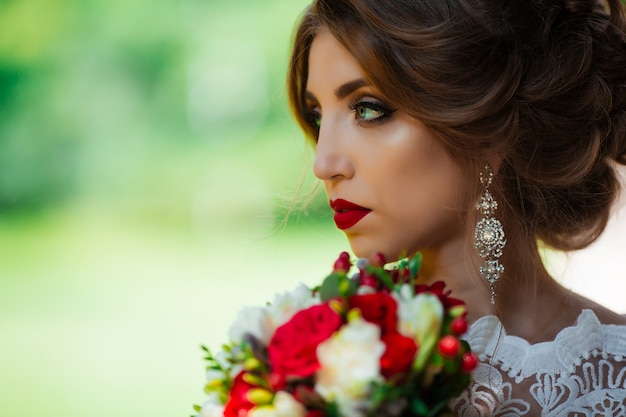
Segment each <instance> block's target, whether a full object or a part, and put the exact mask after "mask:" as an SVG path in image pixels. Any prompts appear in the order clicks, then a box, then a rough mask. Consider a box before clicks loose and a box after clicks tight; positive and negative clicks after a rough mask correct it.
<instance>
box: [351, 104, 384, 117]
mask: <svg viewBox="0 0 626 417" xmlns="http://www.w3.org/2000/svg"><path fill="white" fill-rule="evenodd" d="M356 115H357V118H358V119H361V120H375V119H378V118H379V117H382V116H384V115H385V113H384V112H383V111H381V110H379V109H376V108H373V107H372V106H368V105H360V106H358V107H357V108H356Z"/></svg>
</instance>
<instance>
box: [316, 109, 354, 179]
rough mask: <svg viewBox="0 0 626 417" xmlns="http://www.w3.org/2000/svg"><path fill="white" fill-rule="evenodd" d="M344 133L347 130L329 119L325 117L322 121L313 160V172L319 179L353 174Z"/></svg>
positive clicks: (338, 177)
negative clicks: (343, 130) (343, 129)
mask: <svg viewBox="0 0 626 417" xmlns="http://www.w3.org/2000/svg"><path fill="white" fill-rule="evenodd" d="M346 134H347V132H342V131H341V129H340V126H338V125H336V124H334V123H333V122H332V121H331V120H328V119H325V120H324V121H323V122H322V124H321V126H320V130H319V134H318V137H317V145H316V147H315V159H314V160H313V173H314V174H315V176H316V177H317V178H319V179H320V180H323V181H328V180H339V179H342V178H346V179H347V178H352V176H353V175H354V164H353V163H352V160H351V158H350V147H349V146H348V145H349V143H348V142H349V140H347V137H346Z"/></svg>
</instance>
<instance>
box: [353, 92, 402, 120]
mask: <svg viewBox="0 0 626 417" xmlns="http://www.w3.org/2000/svg"><path fill="white" fill-rule="evenodd" d="M350 109H351V110H352V111H354V117H355V119H356V121H357V123H362V124H375V123H381V122H383V121H385V119H387V118H388V117H390V116H391V115H392V114H393V112H394V111H395V109H392V108H389V107H388V106H385V105H383V104H382V103H379V102H375V101H373V99H362V98H361V99H358V100H355V101H354V102H353V103H350Z"/></svg>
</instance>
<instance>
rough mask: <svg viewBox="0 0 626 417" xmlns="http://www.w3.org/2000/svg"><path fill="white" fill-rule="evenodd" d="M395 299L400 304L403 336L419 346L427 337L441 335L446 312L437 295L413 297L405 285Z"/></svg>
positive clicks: (400, 325)
mask: <svg viewBox="0 0 626 417" xmlns="http://www.w3.org/2000/svg"><path fill="white" fill-rule="evenodd" d="M393 297H394V298H395V300H396V302H397V303H398V331H399V332H400V333H401V334H402V335H404V336H407V337H411V338H413V339H415V340H416V341H417V342H418V344H419V345H421V344H422V343H423V342H424V340H425V338H426V336H428V335H433V334H435V335H439V333H440V332H441V325H442V323H443V313H444V311H443V305H442V304H441V301H439V298H438V297H437V296H436V295H434V294H431V293H421V294H418V295H417V296H415V297H413V296H412V295H411V288H410V287H409V285H408V284H405V285H403V286H402V287H401V288H400V292H399V293H394V294H393Z"/></svg>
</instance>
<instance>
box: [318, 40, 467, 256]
mask: <svg viewBox="0 0 626 417" xmlns="http://www.w3.org/2000/svg"><path fill="white" fill-rule="evenodd" d="M306 90H307V92H306V95H307V120H309V121H310V123H311V124H312V125H313V126H314V127H315V128H316V129H317V132H318V135H317V145H316V151H315V152H316V153H315V161H314V165H313V171H314V173H315V175H316V176H317V177H318V178H319V179H321V180H322V181H323V183H324V188H325V190H326V193H327V195H328V199H329V201H330V205H331V208H333V210H334V212H335V216H334V219H335V223H336V224H337V227H339V228H340V229H342V230H343V231H344V233H345V234H346V236H347V237H348V240H349V242H350V246H351V247H352V250H353V251H354V253H355V254H356V255H357V256H359V257H369V256H371V255H373V254H374V253H376V252H382V253H383V254H384V255H385V257H386V258H387V259H388V260H394V259H397V257H398V256H403V255H408V254H411V253H413V252H415V251H417V250H421V249H434V250H437V249H438V248H439V247H441V246H443V245H446V243H447V242H449V241H451V240H454V239H460V238H464V232H463V228H462V226H461V225H462V224H463V221H462V218H461V217H462V216H461V215H460V213H461V210H460V205H461V192H460V191H461V190H462V189H463V188H462V187H463V182H464V176H463V173H462V171H461V168H460V167H459V166H458V165H457V164H456V163H455V162H454V160H453V159H452V157H451V156H450V155H449V153H448V152H447V151H446V149H444V147H443V146H442V144H441V143H440V142H439V140H438V139H437V138H436V137H435V136H434V135H433V134H432V133H431V132H430V131H429V130H428V129H427V128H426V127H425V126H424V125H423V124H422V123H421V122H420V121H419V120H416V119H414V118H412V117H409V116H408V115H407V114H406V113H404V112H402V110H400V109H394V108H392V107H390V106H389V105H388V104H386V103H385V102H384V101H383V99H382V97H383V95H382V94H381V92H379V91H377V90H376V89H375V88H374V87H373V86H371V85H368V83H367V81H365V77H364V74H363V72H362V70H361V68H360V67H359V64H358V63H357V61H356V60H355V59H354V57H353V56H352V55H350V53H349V52H348V51H347V50H346V49H344V48H343V46H341V44H339V42H338V41H337V40H336V39H335V38H334V37H333V36H332V35H331V34H330V32H329V31H328V30H325V29H322V30H320V32H319V33H318V34H317V35H316V37H315V39H314V40H313V44H312V45H311V50H310V56H309V78H308V81H307V85H306Z"/></svg>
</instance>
